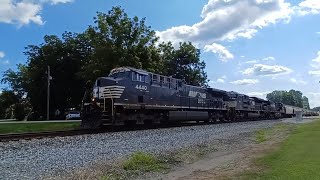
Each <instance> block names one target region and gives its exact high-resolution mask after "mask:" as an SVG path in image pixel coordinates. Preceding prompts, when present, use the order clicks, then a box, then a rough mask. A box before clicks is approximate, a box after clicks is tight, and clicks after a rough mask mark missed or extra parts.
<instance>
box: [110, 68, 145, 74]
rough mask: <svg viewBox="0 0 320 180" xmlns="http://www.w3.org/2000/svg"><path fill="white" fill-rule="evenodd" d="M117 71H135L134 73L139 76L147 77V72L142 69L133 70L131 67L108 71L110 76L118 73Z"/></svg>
mask: <svg viewBox="0 0 320 180" xmlns="http://www.w3.org/2000/svg"><path fill="white" fill-rule="evenodd" d="M118 71H135V72H138V73H141V74H145V75H148V73H149V72H148V71H145V70H142V69H136V68H133V67H126V66H125V67H118V68H113V69H112V70H111V71H110V74H112V73H115V72H118Z"/></svg>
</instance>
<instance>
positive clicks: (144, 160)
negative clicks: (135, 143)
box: [122, 152, 166, 172]
mask: <svg viewBox="0 0 320 180" xmlns="http://www.w3.org/2000/svg"><path fill="white" fill-rule="evenodd" d="M122 165H123V169H124V170H131V171H142V172H150V171H161V170H164V169H166V166H165V164H164V163H163V162H162V161H161V160H159V159H157V158H156V157H154V156H153V155H152V154H148V153H144V152H135V153H133V154H132V155H131V157H130V158H129V159H128V160H126V161H125V162H124V163H123V164H122Z"/></svg>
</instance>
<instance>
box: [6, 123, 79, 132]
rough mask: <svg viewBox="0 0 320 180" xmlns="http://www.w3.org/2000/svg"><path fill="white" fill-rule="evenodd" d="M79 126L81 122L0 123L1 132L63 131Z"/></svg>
mask: <svg viewBox="0 0 320 180" xmlns="http://www.w3.org/2000/svg"><path fill="white" fill-rule="evenodd" d="M79 127H80V122H64V123H58V122H55V123H53V122H48V123H12V124H0V134H7V133H27V132H43V131H63V130H72V129H77V128H79Z"/></svg>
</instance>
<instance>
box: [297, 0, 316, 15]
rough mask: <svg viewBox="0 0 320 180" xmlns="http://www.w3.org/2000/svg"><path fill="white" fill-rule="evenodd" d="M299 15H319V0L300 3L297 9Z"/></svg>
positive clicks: (306, 0) (307, 0)
mask: <svg viewBox="0 0 320 180" xmlns="http://www.w3.org/2000/svg"><path fill="white" fill-rule="evenodd" d="M296 9H297V13H298V14H299V15H307V14H319V13H320V1H319V0H305V1H302V2H301V3H299V7H296Z"/></svg>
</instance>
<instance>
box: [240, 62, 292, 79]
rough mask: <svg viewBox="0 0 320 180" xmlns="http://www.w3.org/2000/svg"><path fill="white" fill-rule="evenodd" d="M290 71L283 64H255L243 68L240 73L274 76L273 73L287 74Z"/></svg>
mask: <svg viewBox="0 0 320 180" xmlns="http://www.w3.org/2000/svg"><path fill="white" fill-rule="evenodd" d="M291 72H292V70H291V69H290V68H288V67H285V66H280V65H266V64H255V65H253V67H251V68H247V69H245V70H244V71H243V72H242V73H243V74H244V75H255V76H274V75H283V74H289V73H291Z"/></svg>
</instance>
